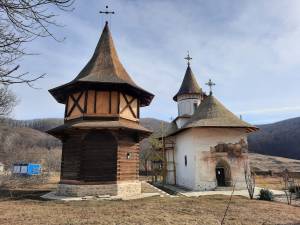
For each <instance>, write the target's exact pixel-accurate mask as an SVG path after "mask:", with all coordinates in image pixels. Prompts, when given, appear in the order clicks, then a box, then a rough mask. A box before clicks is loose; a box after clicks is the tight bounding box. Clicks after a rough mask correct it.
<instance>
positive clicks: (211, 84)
mask: <svg viewBox="0 0 300 225" xmlns="http://www.w3.org/2000/svg"><path fill="white" fill-rule="evenodd" d="M206 85H207V86H209V95H212V93H213V92H212V87H213V86H215V85H216V84H215V83H214V82H212V80H211V79H209V81H208V82H207V83H206Z"/></svg>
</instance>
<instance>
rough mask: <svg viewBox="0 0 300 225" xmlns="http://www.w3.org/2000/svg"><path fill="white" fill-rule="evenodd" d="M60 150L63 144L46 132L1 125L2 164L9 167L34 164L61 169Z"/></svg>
mask: <svg viewBox="0 0 300 225" xmlns="http://www.w3.org/2000/svg"><path fill="white" fill-rule="evenodd" d="M60 149H61V142H60V141H59V140H58V139H56V138H54V137H52V136H50V135H48V134H46V133H44V132H41V131H38V130H35V129H31V128H28V127H10V126H8V125H6V124H0V162H2V163H4V164H5V165H6V166H7V167H10V166H11V165H12V164H13V163H17V162H33V163H43V165H44V166H47V167H51V168H55V169H59V161H60ZM50 164H51V165H50Z"/></svg>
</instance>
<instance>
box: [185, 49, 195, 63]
mask: <svg viewBox="0 0 300 225" xmlns="http://www.w3.org/2000/svg"><path fill="white" fill-rule="evenodd" d="M184 59H185V60H186V61H187V64H188V66H189V65H190V61H191V60H192V59H193V58H192V57H190V52H189V51H188V53H187V57H185V58H184Z"/></svg>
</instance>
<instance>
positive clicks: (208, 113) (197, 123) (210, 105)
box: [184, 95, 255, 128]
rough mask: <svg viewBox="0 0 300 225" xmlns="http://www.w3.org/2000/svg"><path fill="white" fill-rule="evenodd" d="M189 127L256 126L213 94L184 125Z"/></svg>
mask: <svg viewBox="0 0 300 225" xmlns="http://www.w3.org/2000/svg"><path fill="white" fill-rule="evenodd" d="M189 127H238V128H255V127H254V126H252V125H251V124H249V123H247V122H245V121H243V120H241V119H240V118H238V117H237V116H236V115H234V114H233V113H232V112H230V111H229V110H228V109H227V108H226V107H225V106H224V105H223V104H222V103H221V102H219V101H218V100H217V99H216V98H215V97H214V96H213V95H209V96H207V97H206V98H205V99H204V100H203V102H202V103H201V104H200V105H199V107H198V108H197V110H196V112H195V113H194V114H193V116H192V117H191V118H190V119H189V121H188V122H187V123H186V124H185V125H184V128H189Z"/></svg>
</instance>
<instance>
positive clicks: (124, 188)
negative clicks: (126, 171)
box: [56, 181, 141, 198]
mask: <svg viewBox="0 0 300 225" xmlns="http://www.w3.org/2000/svg"><path fill="white" fill-rule="evenodd" d="M56 195H58V196H68V197H84V196H107V195H109V196H117V197H120V198H130V197H134V196H139V195H141V182H140V181H123V182H118V183H115V184H97V185H75V184H59V185H58V188H57V192H56Z"/></svg>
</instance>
